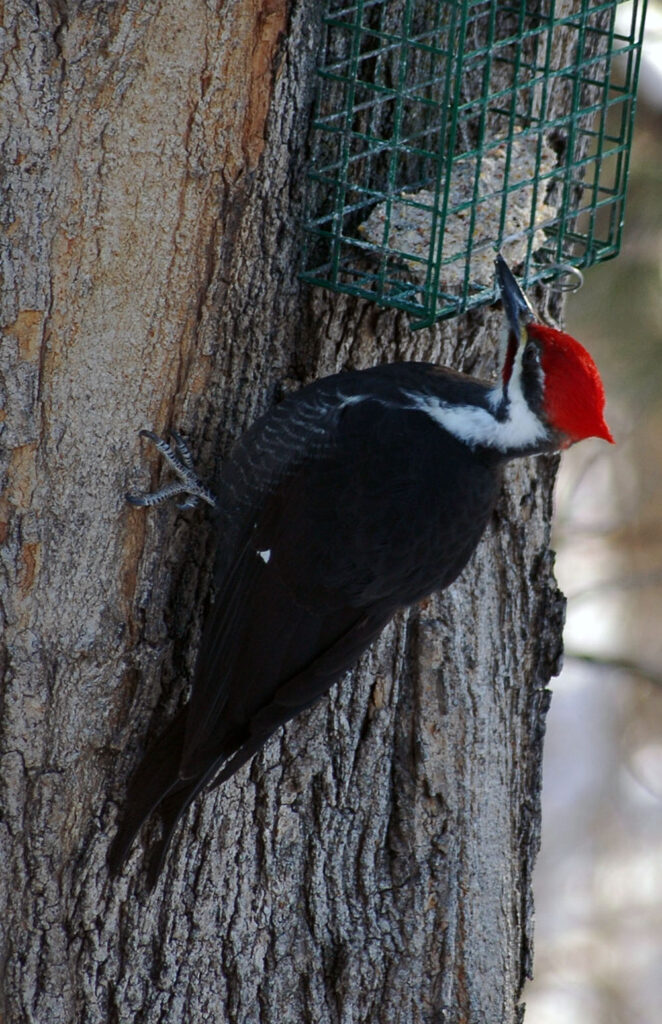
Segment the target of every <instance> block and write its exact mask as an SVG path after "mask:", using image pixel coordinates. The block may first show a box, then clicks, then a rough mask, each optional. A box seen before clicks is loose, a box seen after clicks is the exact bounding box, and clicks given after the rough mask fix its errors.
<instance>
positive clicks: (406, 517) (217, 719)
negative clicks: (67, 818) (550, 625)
mask: <svg viewBox="0 0 662 1024" xmlns="http://www.w3.org/2000/svg"><path fill="white" fill-rule="evenodd" d="M496 278H497V283H498V286H499V289H500V291H501V296H502V299H503V303H504V308H505V312H506V318H507V323H508V331H507V334H506V339H505V340H506V344H505V348H504V362H503V367H502V371H501V378H500V381H499V383H497V384H488V383H486V382H484V381H481V380H477V379H475V378H473V377H466V376H463V375H462V374H458V373H454V372H453V371H452V370H448V369H444V368H440V367H437V366H433V365H430V364H427V363H399V364H394V365H385V366H379V367H373V368H372V369H369V370H363V371H355V372H352V373H344V374H337V375H335V376H333V377H327V378H325V379H324V380H320V381H317V382H316V383H314V384H311V385H310V386H309V387H306V388H303V389H302V390H301V391H300V392H298V393H297V394H295V395H292V396H290V397H289V398H287V399H286V400H285V401H284V402H282V403H281V404H280V405H279V406H277V407H276V408H275V409H273V410H272V411H271V412H269V413H268V414H267V415H266V416H264V417H263V418H262V419H261V420H259V421H258V422H257V423H256V424H255V426H254V427H253V428H252V429H251V430H249V431H248V433H247V434H246V435H245V436H244V437H243V438H242V439H241V440H240V441H239V442H238V444H237V446H236V448H235V449H234V451H233V453H232V456H231V457H230V459H228V461H227V462H226V463H225V465H224V467H223V469H222V472H221V476H220V481H219V484H218V501H217V502H216V510H217V512H216V514H217V516H218V522H217V530H218V537H219V550H218V557H217V564H216V569H215V591H216V597H215V600H214V603H213V606H212V608H211V611H210V614H209V616H208V620H207V622H206V625H205V628H204V631H203V636H202V641H201V648H200V653H199V658H198V662H197V667H196V672H195V677H194V681H193V687H192V693H191V699H190V701H189V703H188V704H187V705H186V706H185V707H184V708H183V709H182V710H181V711H180V712H179V714H178V715H177V716H176V717H175V719H174V720H173V722H172V723H171V724H170V726H169V727H168V728H167V729H166V731H165V732H164V733H163V735H162V736H161V737H160V739H159V740H158V741H157V743H156V745H155V746H154V748H153V749H152V750H151V751H149V752H148V754H147V756H146V757H145V758H144V760H143V762H142V763H141V765H140V766H139V767H138V770H137V772H136V774H135V775H134V777H133V779H132V781H131V784H130V787H129V794H128V798H127V809H126V813H125V814H124V817H123V818H122V820H121V822H120V826H119V830H118V833H117V835H116V837H115V840H114V841H113V844H112V846H111V850H110V866H111V868H112V869H113V870H114V871H117V870H118V869H119V867H120V866H121V864H122V863H123V861H124V860H125V858H126V856H127V853H128V851H129V848H130V846H131V843H132V841H133V839H134V837H135V835H136V834H137V832H138V830H139V829H140V826H141V825H142V823H143V822H144V821H145V820H146V819H147V818H148V817H149V815H150V814H151V813H152V811H153V810H155V809H157V808H158V812H159V815H160V817H161V819H162V822H163V831H162V838H161V840H160V841H159V842H158V843H157V844H156V845H155V846H154V847H153V849H152V851H151V853H150V865H149V870H148V873H149V881H150V884H152V883H153V882H154V880H155V879H156V877H157V875H158V872H159V870H160V867H161V864H162V861H163V857H164V856H165V852H166V850H167V846H168V843H169V841H170V838H171V836H172V832H173V830H174V828H175V825H176V823H177V821H178V819H179V818H180V817H181V815H182V814H183V813H184V811H185V810H186V808H187V807H188V806H189V804H190V802H191V801H192V800H193V799H194V797H195V796H196V795H197V794H198V793H199V792H200V791H201V790H202V789H204V788H205V787H208V786H212V785H218V784H219V783H220V782H223V781H224V780H225V779H227V778H229V776H231V775H232V774H233V773H234V772H235V771H237V769H238V768H240V767H241V765H243V764H244V763H245V762H246V761H247V760H248V758H249V757H251V756H252V755H253V754H254V753H255V751H256V750H259V748H260V747H261V746H262V745H263V744H264V743H265V742H266V740H267V739H268V738H269V736H271V735H272V733H273V732H274V731H275V730H276V729H277V728H278V727H279V726H281V725H282V724H283V723H284V722H287V721H288V720H289V719H291V718H293V717H294V716H295V715H297V714H298V713H299V712H300V711H301V710H303V709H304V708H306V707H309V706H310V705H311V704H313V703H314V702H315V701H316V700H318V699H319V698H320V697H321V696H322V694H324V693H325V692H326V691H327V690H328V689H329V687H330V686H331V684H332V683H333V682H335V680H337V679H338V678H339V676H341V675H342V673H343V672H344V671H345V670H346V669H348V668H350V667H351V666H352V664H353V663H354V661H355V660H356V658H357V657H358V655H359V654H360V653H361V652H362V651H363V650H364V649H365V648H366V647H367V646H368V644H369V643H370V642H371V641H372V640H373V639H374V638H375V637H376V636H377V635H378V634H379V632H380V631H381V630H382V629H383V627H384V626H385V624H386V623H387V622H388V621H389V619H390V618H391V617H392V616H393V615H394V613H395V612H396V611H397V610H398V609H400V608H404V607H407V606H409V605H411V604H414V603H415V602H416V601H418V600H420V599H421V598H423V597H425V596H426V595H428V594H430V593H431V592H432V591H434V590H440V589H442V588H443V587H447V586H448V585H449V584H450V583H452V582H453V580H454V579H455V578H456V577H457V576H458V575H459V573H460V572H461V571H462V569H463V568H464V566H465V565H466V564H467V562H468V560H469V558H470V557H471V554H472V552H473V551H474V549H475V547H476V545H477V544H478V541H479V540H480V537H481V535H482V533H483V531H484V529H485V526H486V524H487V522H488V520H489V517H490V514H491V512H492V509H493V507H494V503H495V500H496V497H497V494H498V491H499V485H500V475H501V467H502V465H503V463H504V462H505V461H507V460H508V459H510V458H514V457H516V456H522V455H527V454H531V453H533V452H544V451H553V450H557V449H559V448H565V447H567V446H568V445H569V444H573V443H575V442H576V441H580V440H582V439H583V438H586V437H601V438H603V439H604V440H606V441H612V440H613V439H612V437H611V434H610V432H609V428H608V426H607V424H606V423H605V420H604V415H603V409H604V390H603V387H602V382H601V380H600V377H599V374H598V371H597V368H596V366H595V363H594V362H593V360H592V359H591V357H590V355H589V354H588V352H586V350H585V349H584V348H583V347H582V346H581V345H580V344H579V342H577V341H575V339H574V338H571V337H570V336H569V335H567V334H563V333H562V332H560V331H557V330H555V329H554V328H551V327H548V326H546V325H543V324H540V323H539V322H537V321H536V318H535V314H534V312H533V310H532V309H531V306H530V305H529V302H528V300H527V298H526V296H525V295H524V293H523V292H522V291H521V289H520V288H519V285H518V284H517V281H516V280H515V278H514V277H513V275H512V273H511V271H510V269H509V268H508V266H507V264H506V263H505V261H504V260H503V259H502V258H501V256H497V259H496ZM148 436H149V437H150V438H151V439H152V440H153V441H154V442H155V443H156V445H157V447H158V448H159V450H160V451H161V452H162V453H163V454H164V455H165V457H166V458H167V459H168V461H170V463H171V464H172V465H173V466H174V468H175V470H176V472H177V474H178V476H179V477H180V481H181V483H174V484H170V485H168V486H166V487H165V488H163V489H162V490H161V491H159V492H158V493H157V494H154V495H144V496H141V497H139V498H133V499H130V500H132V501H133V502H134V504H142V505H151V504H154V503H155V502H157V501H160V500H162V499H163V498H165V497H168V496H170V495H173V494H175V493H182V492H185V493H187V494H188V495H189V498H188V500H187V501H186V502H185V503H184V506H183V507H188V506H190V505H191V504H194V503H195V501H196V500H197V499H198V498H203V499H205V500H207V501H210V502H212V503H213V499H211V498H210V495H209V492H207V491H206V490H205V489H204V488H203V487H202V485H201V484H200V482H199V481H198V480H197V478H196V477H195V474H194V473H193V470H192V465H191V459H190V455H189V453H188V451H187V450H186V448H185V446H184V445H183V443H182V441H181V439H180V438H178V437H177V435H175V438H176V441H177V447H178V450H179V453H180V455H181V462H178V460H177V458H176V457H175V456H174V454H173V452H172V451H171V449H170V448H169V446H168V445H166V444H165V443H164V442H162V441H160V440H159V439H158V438H157V437H156V436H155V435H154V434H149V433H148Z"/></svg>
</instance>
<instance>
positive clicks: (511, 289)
mask: <svg viewBox="0 0 662 1024" xmlns="http://www.w3.org/2000/svg"><path fill="white" fill-rule="evenodd" d="M494 266H495V272H496V279H497V284H498V286H499V291H500V292H501V301H502V303H503V308H504V310H505V311H506V316H507V317H508V324H509V325H510V329H511V331H512V332H513V334H514V335H515V338H516V339H517V343H518V344H520V343H521V342H522V341H523V340H524V334H525V332H526V325H527V324H529V323H531V321H532V320H536V319H537V317H536V314H535V313H534V312H533V309H532V308H531V303H530V302H529V300H528V299H527V297H526V295H525V294H524V292H523V291H522V289H521V288H520V286H519V285H518V283H517V281H516V280H515V275H514V274H513V272H512V270H511V269H510V267H509V266H508V264H507V263H506V261H505V260H504V258H503V256H502V255H501V253H498V254H497V258H496V260H495V261H494Z"/></svg>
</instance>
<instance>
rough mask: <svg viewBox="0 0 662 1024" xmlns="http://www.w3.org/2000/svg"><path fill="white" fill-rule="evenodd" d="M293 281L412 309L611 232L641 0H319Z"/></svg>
mask: <svg viewBox="0 0 662 1024" xmlns="http://www.w3.org/2000/svg"><path fill="white" fill-rule="evenodd" d="M327 3H328V7H327V11H326V14H325V19H324V21H325V33H326V39H325V54H326V57H325V63H324V64H323V66H321V67H320V68H319V69H318V76H319V81H318V95H317V101H316V110H315V118H314V133H313V158H312V169H311V174H310V177H311V188H310V203H311V206H310V211H309V216H308V219H307V225H306V239H307V241H306V254H305V270H304V274H303V276H304V279H305V280H307V281H309V282H311V283H313V284H317V285H324V286H326V287H327V288H331V289H334V290H336V291H341V292H347V293H350V294H353V295H358V296H363V297H365V298H368V299H372V300H374V301H375V302H377V303H379V304H380V305H382V306H392V307H395V308H397V309H402V310H406V311H407V312H409V313H410V314H411V315H412V317H413V321H414V326H417V327H423V326H428V325H430V324H432V323H433V322H434V321H435V320H438V319H440V318H442V317H447V316H452V315H455V314H458V313H462V312H464V311H465V310H467V309H470V308H471V307H473V306H477V305H479V304H481V303H484V302H490V301H492V300H493V299H494V298H495V291H494V274H493V259H494V253H495V249H496V248H498V249H501V250H502V251H503V253H504V256H505V257H506V259H507V260H508V261H509V263H510V264H511V265H513V266H515V267H517V268H518V272H519V274H520V277H521V279H522V282H523V284H524V287H525V288H528V287H530V286H531V285H532V284H533V283H535V282H536V281H539V280H542V279H545V278H549V277H550V276H551V275H553V274H554V273H555V272H557V268H558V267H559V266H561V265H570V266H572V267H576V268H583V267H588V266H590V265H591V264H593V263H596V262H598V261H600V260H604V259H607V258H609V257H611V256H614V255H616V253H617V252H618V249H619V245H620V239H621V230H622V223H623V206H624V199H625V188H626V181H627V171H628V158H629V151H630V144H631V137H632V125H633V118H634V106H635V91H636V83H637V75H638V68H639V55H640V50H641V39H642V33H643V24H644V14H645V6H646V5H645V2H643V3H642V2H635V3H628V4H625V3H616V2H606V3H599V2H598V3H596V2H593V3H589V2H587V0H538V2H522V3H519V2H518V3H508V2H506V3H502V2H499V0H464V2H459V0H357V2H355V3H348V2H347V0H344V2H343V0H327Z"/></svg>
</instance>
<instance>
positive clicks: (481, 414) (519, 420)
mask: <svg viewBox="0 0 662 1024" xmlns="http://www.w3.org/2000/svg"><path fill="white" fill-rule="evenodd" d="M521 369H522V367H521V350H520V352H518V353H517V357H516V360H515V366H514V367H513V373H512V376H511V378H510V382H509V385H508V398H509V402H508V415H507V418H506V419H504V420H498V419H496V417H495V416H494V415H493V414H492V413H491V412H490V411H489V409H483V408H481V407H480V406H476V405H473V406H472V405H459V406H456V405H450V404H449V403H447V402H442V401H441V400H440V399H438V398H434V397H430V396H426V397H423V396H419V395H413V394H411V393H409V392H408V393H407V397H408V398H410V399H411V400H412V402H413V404H414V407H415V408H417V409H420V410H421V412H425V413H427V414H428V416H431V417H432V419H433V420H434V421H435V422H436V423H439V424H440V425H441V426H442V427H443V428H444V429H445V430H447V431H448V432H449V434H452V435H453V437H456V438H457V439H458V441H463V442H464V444H468V445H470V446H471V447H472V448H475V447H478V446H480V447H485V448H496V449H497V450H498V451H500V452H508V451H513V450H517V449H519V448H530V447H531V446H532V445H535V444H536V443H537V442H538V441H542V440H544V439H545V437H547V430H546V428H545V426H544V424H543V423H541V421H540V420H539V419H538V417H537V416H535V415H534V414H533V412H532V411H531V409H530V408H529V406H528V405H527V403H526V400H525V398H524V395H523V393H522V385H521ZM502 397H503V392H502V390H501V388H500V387H495V388H494V389H493V390H492V391H491V392H490V393H489V396H488V401H489V404H490V405H491V406H492V408H493V409H494V410H495V412H496V409H497V408H498V407H499V405H500V404H501V399H502Z"/></svg>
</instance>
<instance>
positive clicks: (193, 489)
mask: <svg viewBox="0 0 662 1024" xmlns="http://www.w3.org/2000/svg"><path fill="white" fill-rule="evenodd" d="M140 436H141V437H146V438H147V439H148V440H149V441H151V442H152V444H153V445H154V446H155V447H156V448H158V450H159V451H160V453H161V455H162V456H163V458H164V459H165V460H166V462H167V463H168V465H169V466H170V467H171V468H172V469H173V470H174V472H175V474H176V476H177V477H178V479H177V480H173V481H171V483H169V484H165V485H164V486H163V487H160V488H159V490H158V491H150V492H146V493H144V494H127V495H126V500H127V501H128V502H129V504H130V505H136V506H138V507H140V508H144V507H150V506H152V505H160V504H161V502H162V501H165V500H166V498H173V497H175V495H177V494H185V495H187V497H186V498H185V500H184V501H180V502H178V503H177V504H178V507H179V508H181V509H187V508H195V507H196V506H197V504H198V502H199V501H200V500H202V501H206V502H207V504H208V505H211V506H212V508H215V506H216V498H215V496H214V495H213V494H212V492H211V491H210V490H209V489H208V488H207V487H205V486H204V484H203V483H202V481H201V480H200V478H199V477H198V476H197V474H196V472H195V469H194V465H193V456H192V455H191V452H190V451H189V448H188V446H187V444H186V442H185V441H184V439H183V437H182V436H181V434H178V433H177V432H176V431H175V430H173V431H172V437H173V440H174V442H175V447H174V448H173V447H172V446H171V445H169V444H168V442H167V441H164V440H163V438H162V437H159V435H158V434H155V433H154V431H152V430H141V431H140Z"/></svg>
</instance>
